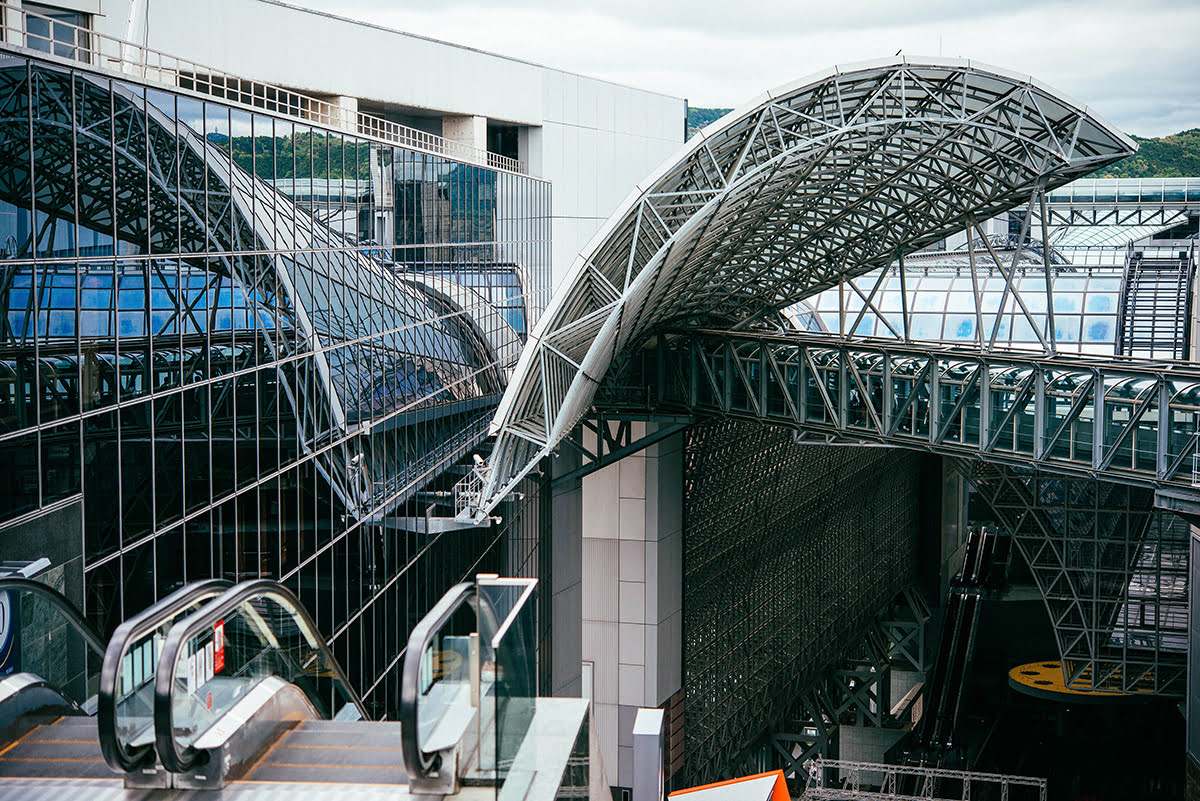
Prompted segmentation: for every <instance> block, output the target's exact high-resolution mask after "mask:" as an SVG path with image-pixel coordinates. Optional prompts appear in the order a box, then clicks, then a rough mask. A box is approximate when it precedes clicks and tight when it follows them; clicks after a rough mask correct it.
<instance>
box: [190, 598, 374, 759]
mask: <svg viewBox="0 0 1200 801" xmlns="http://www.w3.org/2000/svg"><path fill="white" fill-rule="evenodd" d="M214 603H218V602H214ZM212 608H213V607H212V606H211V605H210V606H209V607H208V609H212ZM200 615H202V616H203V615H205V613H204V612H201V613H200ZM210 616H211V615H210ZM181 625H186V626H188V627H189V629H195V628H196V626H197V625H201V626H202V627H201V629H200V630H199V631H198V632H196V633H194V634H192V635H191V636H190V637H188V638H187V639H186V640H184V642H183V643H182V646H181V648H180V650H179V653H178V655H177V659H176V661H175V664H174V667H173V673H172V676H173V688H174V689H173V692H172V694H171V700H172V704H171V706H172V726H173V731H174V736H175V742H176V743H177V744H178V745H179V746H181V747H187V746H190V745H191V744H192V743H193V742H195V741H196V739H197V738H198V737H199V736H200V735H201V734H203V733H204V732H205V731H206V730H207V729H208V728H209V727H210V726H211V725H212V724H213V723H215V722H216V721H217V720H219V719H220V718H221V716H222V715H224V714H225V713H226V712H228V711H229V710H230V709H231V708H232V707H233V705H234V704H235V703H237V701H238V699H240V698H242V697H243V696H244V695H245V694H246V693H247V692H248V691H249V690H251V689H252V688H253V687H254V686H256V685H257V684H258V683H259V682H260V681H262V680H263V679H265V678H267V677H269V676H278V677H280V678H282V679H283V680H284V681H287V682H290V683H292V684H295V685H296V686H298V687H299V688H300V689H301V690H303V691H304V694H305V695H306V696H307V697H308V699H309V701H310V702H312V704H313V706H314V708H315V709H316V711H317V713H318V715H320V716H321V718H323V719H326V720H330V719H333V718H334V717H338V716H339V715H340V716H341V717H343V718H345V717H347V716H348V717H350V718H351V719H353V718H354V717H356V716H357V710H354V707H353V697H352V695H351V694H350V693H349V692H348V690H347V688H346V686H345V685H344V684H342V682H341V681H340V680H339V679H338V677H337V671H336V668H335V665H334V664H333V663H332V662H331V661H330V660H329V659H328V657H327V655H326V651H325V650H324V649H322V648H321V641H320V639H319V635H318V634H317V632H316V631H314V630H312V629H310V628H309V626H308V625H307V624H306V623H305V621H304V620H303V618H302V616H301V615H300V613H299V612H298V610H297V608H296V607H295V606H293V605H292V603H291V602H290V601H289V600H287V599H285V598H282V597H279V596H275V595H268V596H265V597H264V596H258V597H253V598H250V599H247V600H245V601H243V602H242V603H240V604H238V605H237V606H236V607H234V608H232V609H230V610H229V611H228V612H227V613H225V614H224V615H223V616H222V617H221V618H220V619H217V620H213V621H212V622H211V623H208V622H206V618H205V617H200V618H199V619H197V618H192V619H191V620H190V621H188V622H185V623H183V624H181ZM347 707H348V708H349V709H348V710H347ZM343 710H347V711H343ZM349 710H354V712H353V713H350V714H348V712H349Z"/></svg>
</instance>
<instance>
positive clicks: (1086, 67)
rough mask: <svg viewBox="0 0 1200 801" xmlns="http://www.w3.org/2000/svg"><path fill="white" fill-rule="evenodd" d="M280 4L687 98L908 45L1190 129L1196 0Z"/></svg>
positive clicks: (727, 99) (735, 91)
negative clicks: (1003, 70) (1000, 69)
mask: <svg viewBox="0 0 1200 801" xmlns="http://www.w3.org/2000/svg"><path fill="white" fill-rule="evenodd" d="M288 1H289V2H292V3H296V4H300V5H305V6H308V7H312V8H317V9H321V10H324V11H329V12H333V13H336V14H340V15H343V16H347V17H352V18H354V19H361V20H367V21H370V22H374V23H377V24H379V25H384V26H387V27H389V28H395V29H398V30H402V31H409V32H412V33H419V34H422V35H424V36H429V37H433V38H435V39H443V40H446V41H450V42H455V43H458V44H464V45H469V46H471V47H477V48H480V49H483V50H489V51H492V52H495V53H500V54H502V55H506V56H512V57H515V58H521V59H525V60H527V61H533V62H537V63H540V64H545V65H547V66H551V67H557V68H560V69H565V70H570V71H573V72H579V73H582V74H585V75H591V76H595V77H598V78H606V79H608V80H612V81H618V82H620V83H625V84H630V85H632V86H637V87H639V88H644V89H653V90H655V91H660V92H665V93H667V94H672V95H678V96H680V97H686V98H687V99H688V100H689V102H690V103H691V105H693V106H709V107H713V106H715V107H732V106H737V105H739V104H741V103H742V102H743V101H745V100H747V99H749V98H750V97H753V96H754V95H756V94H758V93H759V92H761V91H762V90H764V89H767V88H770V87H773V86H776V85H779V84H782V83H784V82H786V81H790V80H792V79H794V78H799V77H802V76H804V75H807V74H809V73H811V72H816V71H818V70H822V69H825V68H826V67H828V66H830V65H832V64H838V63H848V62H852V61H858V60H862V59H865V58H876V57H879V56H890V55H892V54H894V53H895V52H896V51H897V50H902V51H903V52H904V53H906V54H909V55H937V54H939V53H941V54H942V55H946V56H962V57H965V58H973V59H978V60H980V61H985V62H987V63H990V64H994V65H997V66H1001V67H1006V68H1008V69H1011V70H1016V71H1020V72H1024V73H1029V74H1031V75H1033V76H1034V77H1036V78H1038V79H1039V80H1041V81H1043V82H1045V83H1047V84H1049V85H1050V86H1052V87H1054V88H1056V89H1058V90H1060V91H1062V92H1065V93H1066V94H1068V95H1070V96H1071V97H1073V98H1075V99H1076V100H1078V101H1080V102H1082V103H1086V104H1088V105H1090V106H1092V107H1093V108H1094V109H1095V110H1097V111H1098V112H1099V113H1100V115H1101V116H1103V117H1105V118H1107V119H1108V120H1109V121H1111V122H1113V123H1114V124H1116V125H1117V126H1119V127H1120V128H1122V129H1123V130H1125V131H1126V132H1128V133H1134V134H1138V135H1140V136H1162V135H1164V134H1169V133H1176V132H1178V131H1181V130H1185V129H1188V128H1200V47H1198V46H1197V43H1198V41H1200V2H1197V0H1182V1H1177V2H1160V0H1138V2H1129V0H1125V1H1124V2H1110V1H1109V0H1076V1H1075V2H1049V1H1047V0H1040V1H1037V2H1035V1H1033V0H1009V2H1005V3H977V2H971V0H912V1H911V2H901V1H900V0H820V2H813V0H792V1H791V2H789V1H788V0H726V1H725V2H714V1H713V0H681V1H676V0H670V1H669V2H665V1H663V0H602V1H601V2H596V1H595V0H593V2H588V3H580V2H573V0H557V1H554V0H523V1H520V2H511V3H509V2H503V0H497V1H496V2H493V3H483V2H480V1H479V0H474V2H472V0H422V1H421V2H414V1H413V0H288Z"/></svg>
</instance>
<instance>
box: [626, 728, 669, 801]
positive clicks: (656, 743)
mask: <svg viewBox="0 0 1200 801" xmlns="http://www.w3.org/2000/svg"><path fill="white" fill-rule="evenodd" d="M663 784H664V782H663V711H662V710H661V709H639V710H638V711H637V717H636V718H634V721H633V801H662V797H663Z"/></svg>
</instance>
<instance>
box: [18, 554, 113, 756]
mask: <svg viewBox="0 0 1200 801" xmlns="http://www.w3.org/2000/svg"><path fill="white" fill-rule="evenodd" d="M0 615H2V616H3V626H2V628H3V636H2V637H0V639H2V640H3V645H2V648H0V650H2V651H3V654H2V655H0V656H2V657H3V659H2V660H0V662H2V663H3V664H4V665H5V668H6V669H7V670H9V671H10V672H9V673H8V674H7V675H5V676H3V677H2V678H0V779H11V778H43V777H44V778H55V777H65V776H92V777H95V776H106V775H109V771H108V768H107V767H105V764H104V759H103V757H102V756H101V754H100V745H99V742H98V740H97V736H96V724H95V717H94V715H95V710H96V706H97V697H96V693H97V688H98V686H99V673H100V663H101V658H102V657H103V654H104V641H103V640H102V639H101V637H100V635H99V634H97V633H96V631H95V629H93V628H92V626H91V624H89V623H88V622H87V620H85V619H84V617H83V615H81V614H80V613H79V610H78V609H77V608H76V607H75V605H74V604H72V603H71V601H69V600H68V599H67V598H66V597H65V596H64V595H62V593H60V592H58V591H57V590H55V589H53V588H52V587H50V586H48V585H46V584H43V583H42V582H39V581H33V580H31V579H27V578H15V577H7V578H0Z"/></svg>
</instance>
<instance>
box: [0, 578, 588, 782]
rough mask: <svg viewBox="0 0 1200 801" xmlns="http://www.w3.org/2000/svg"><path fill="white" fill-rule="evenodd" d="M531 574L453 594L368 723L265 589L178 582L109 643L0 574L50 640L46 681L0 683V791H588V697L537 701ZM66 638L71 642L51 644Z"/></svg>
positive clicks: (414, 639) (277, 588) (331, 663)
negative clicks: (394, 704) (380, 713)
mask: <svg viewBox="0 0 1200 801" xmlns="http://www.w3.org/2000/svg"><path fill="white" fill-rule="evenodd" d="M536 584H537V581H536V580H535V579H504V578H499V577H497V576H490V575H482V576H479V577H478V578H477V581H475V582H466V583H463V584H459V585H457V586H456V587H454V588H453V589H452V590H451V591H450V592H448V593H447V594H446V595H445V596H444V597H443V598H442V600H441V601H439V603H438V604H437V605H436V606H435V607H434V609H433V610H431V611H430V613H429V614H428V615H426V617H425V618H423V619H422V621H421V622H420V623H419V624H418V625H417V626H416V628H414V629H413V631H412V633H411V635H410V637H409V640H408V645H407V647H406V650H405V652H404V653H403V654H402V660H398V665H397V668H398V670H397V673H398V676H397V678H398V680H399V682H400V688H401V705H400V720H399V721H370V720H366V719H365V718H366V713H365V709H364V706H363V703H362V701H361V700H360V698H359V696H358V695H357V694H356V692H355V691H354V689H353V687H352V685H351V684H350V682H349V681H348V680H347V677H346V675H345V673H344V672H343V670H342V668H341V667H340V666H339V665H338V663H337V661H336V660H335V659H334V657H333V655H332V654H331V653H330V651H329V649H328V646H327V645H326V641H325V638H324V637H323V636H322V635H321V634H320V632H318V630H317V628H316V626H315V624H314V623H313V621H312V618H311V617H310V616H309V614H308V612H307V611H306V610H305V609H304V607H303V605H302V604H301V603H300V602H299V600H298V599H297V598H296V597H295V596H294V595H293V594H292V593H291V592H290V591H289V590H288V589H286V588H285V587H283V586H282V585H280V584H278V583H277V582H274V581H269V580H255V581H248V582H244V583H240V584H230V583H229V582H226V581H221V580H210V581H202V582H197V583H195V584H190V585H188V586H185V587H183V588H181V589H179V590H177V591H176V592H174V593H172V594H171V595H169V596H167V597H165V598H163V599H161V600H160V601H158V602H157V603H156V604H154V605H153V606H151V607H150V608H148V609H146V610H145V611H143V612H141V613H139V614H138V615H135V616H134V617H132V618H130V619H129V620H127V621H125V622H124V623H122V624H121V625H120V626H119V627H118V628H117V630H116V631H115V632H114V634H113V636H112V638H111V639H110V640H109V642H108V644H107V646H105V645H104V644H103V643H102V641H101V639H100V637H98V636H97V635H96V633H95V632H94V631H93V630H92V629H91V628H90V627H89V626H88V624H87V623H86V621H85V620H84V619H83V617H82V616H81V615H80V614H79V612H78V611H77V610H76V609H75V608H74V607H73V606H72V605H71V604H70V602H69V601H68V600H67V599H66V598H64V597H62V596H61V595H59V594H58V593H56V592H55V591H54V590H52V589H50V588H49V587H47V586H45V585H42V584H39V583H37V582H32V581H27V580H9V579H3V580H0V599H5V598H8V597H10V596H12V595H13V594H14V593H16V594H17V595H18V596H19V598H18V600H17V601H16V602H14V603H17V604H18V605H20V606H22V609H23V610H24V611H25V612H27V613H29V614H30V615H33V617H32V618H29V619H36V620H37V622H38V625H36V626H33V627H29V629H28V630H27V631H26V634H29V632H30V631H34V632H36V633H37V636H39V637H41V638H42V639H44V640H46V641H47V642H46V643H43V645H49V640H50V639H52V638H53V639H54V644H55V646H56V648H55V649H53V650H52V649H50V648H47V647H42V648H40V650H39V648H38V647H37V644H36V643H33V642H30V643H29V644H27V646H26V651H27V652H28V654H29V655H31V654H34V653H40V654H44V655H46V657H47V659H46V662H47V664H45V665H44V666H43V669H44V671H45V673H46V674H47V675H53V676H54V677H55V681H50V680H47V679H45V678H43V677H42V676H40V675H38V674H36V673H33V672H31V671H29V670H23V671H22V672H20V673H14V674H13V675H11V676H7V677H4V678H3V679H2V680H0V722H2V723H3V727H2V738H3V739H0V797H10V796H11V797H31V798H32V797H46V798H61V797H67V796H69V797H82V796H83V795H86V794H88V793H91V792H92V790H93V789H97V790H98V789H100V788H109V789H108V790H106V791H105V792H111V791H112V790H114V789H115V791H116V792H117V793H118V794H121V793H122V792H123V791H121V790H120V787H121V786H122V784H123V785H124V787H125V788H127V791H128V792H133V793H134V795H131V796H123V795H118V796H117V797H129V798H148V797H155V798H160V797H161V798H176V797H180V796H181V795H187V794H188V793H189V791H212V790H224V791H235V792H238V793H241V792H243V791H245V792H251V791H252V790H253V791H255V792H257V791H258V790H262V791H267V790H272V791H275V790H279V791H283V792H284V793H287V792H291V791H293V790H300V789H303V788H309V789H315V788H322V789H323V791H324V792H331V791H332V790H331V789H330V788H332V787H334V786H341V787H343V788H345V789H346V790H347V791H348V790H350V788H352V787H355V786H358V787H365V786H373V787H379V786H392V787H395V788H396V789H397V792H398V793H400V795H399V796H398V797H408V795H407V794H410V793H411V794H421V793H424V794H438V795H443V796H445V795H453V794H455V793H457V792H458V791H459V789H460V787H462V786H463V783H468V784H471V785H491V786H493V787H496V788H498V789H499V788H502V787H507V786H508V785H509V784H510V783H513V784H514V786H516V787H518V789H516V790H513V792H516V793H526V791H528V792H530V793H532V792H534V790H533V789H532V788H536V787H538V786H539V785H540V786H541V787H542V790H539V791H538V797H541V796H540V793H542V792H548V793H551V795H553V794H555V793H558V791H559V789H561V788H562V787H566V786H570V787H572V788H573V790H572V792H573V793H575V794H576V795H578V794H579V793H580V792H582V793H583V794H584V795H586V794H587V789H586V788H587V787H588V784H587V783H588V781H589V780H588V775H589V770H588V769H587V767H586V766H587V765H588V764H589V758H590V757H589V756H588V745H587V743H588V738H587V737H586V736H581V735H580V732H586V731H587V725H588V724H587V714H588V712H587V709H588V707H587V703H586V702H585V701H582V700H579V699H540V702H539V701H538V699H536V694H537V687H536V675H537V662H536V625H535V622H534V618H533V615H534V614H535V609H536V604H534V603H532V602H531V598H532V594H533V590H534V587H535V586H536ZM35 603H37V604H39V607H38V609H36V610H35V609H34V608H33V604H35ZM0 605H2V604H0ZM43 606H44V607H45V608H44V609H43V608H42V607H43ZM27 617H28V616H27ZM52 617H53V618H54V620H55V621H58V622H53V623H51V622H48V621H51V618H52ZM67 630H69V631H71V632H74V635H75V637H76V638H77V639H78V640H79V642H77V643H65V642H63V637H64V636H65V635H63V634H60V633H58V632H60V631H67ZM52 632H53V634H52ZM60 645H61V651H60V650H59V646H60ZM67 652H69V653H67ZM52 653H53V654H55V655H54V656H51V654H52ZM27 661H28V660H27ZM539 732H540V733H539ZM548 736H549V739H547V737H548ZM581 749H582V750H581ZM597 764H598V763H597ZM580 766H584V769H583V770H582V771H581V770H580ZM600 773H601V774H602V768H601V769H600ZM47 780H54V781H53V782H49V783H48V782H47ZM63 782H66V783H67V784H63ZM572 782H575V783H574V784H572ZM579 782H583V783H582V784H579ZM72 783H74V784H72ZM67 786H70V787H72V788H73V789H72V790H70V791H69V792H68V791H62V789H61V788H63V787H67ZM255 788H257V789H255ZM522 788H523V789H522ZM10 791H15V793H16V795H15V796H12V795H11V792H10ZM60 791H61V792H60ZM63 792H65V793H66V795H63V794H62V793H63ZM160 792H161V793H163V795H155V793H160ZM47 793H49V795H47ZM147 793H149V795H147ZM521 797H527V794H526V795H522V796H521ZM546 797H550V796H549V795H547V796H546Z"/></svg>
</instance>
